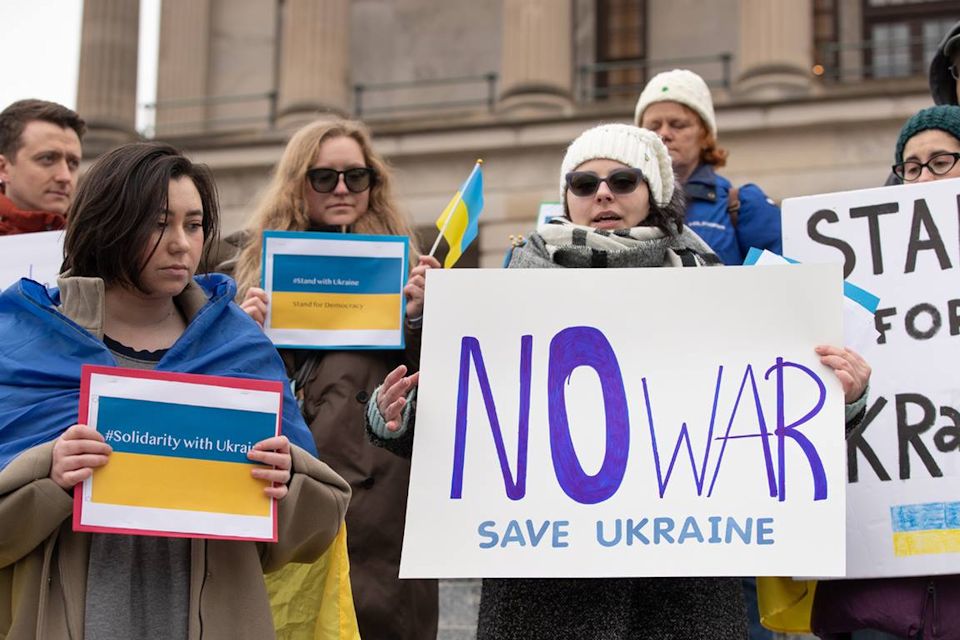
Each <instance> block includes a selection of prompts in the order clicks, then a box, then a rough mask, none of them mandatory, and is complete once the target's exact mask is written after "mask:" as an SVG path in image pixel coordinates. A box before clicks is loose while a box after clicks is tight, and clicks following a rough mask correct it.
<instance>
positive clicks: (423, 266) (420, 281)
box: [403, 256, 440, 318]
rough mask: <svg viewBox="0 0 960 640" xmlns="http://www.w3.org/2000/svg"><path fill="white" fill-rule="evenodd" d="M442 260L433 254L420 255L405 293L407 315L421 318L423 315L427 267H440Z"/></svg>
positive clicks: (404, 289) (404, 290)
mask: <svg viewBox="0 0 960 640" xmlns="http://www.w3.org/2000/svg"><path fill="white" fill-rule="evenodd" d="M439 268H440V262H439V261H438V260H437V259H436V258H434V257H433V256H420V262H419V264H417V266H415V267H414V268H413V271H411V272H410V279H409V280H407V286H405V287H404V288H403V295H404V296H406V298H407V317H408V318H419V317H420V316H422V315H423V295H424V290H425V289H424V287H425V286H426V277H427V269H439Z"/></svg>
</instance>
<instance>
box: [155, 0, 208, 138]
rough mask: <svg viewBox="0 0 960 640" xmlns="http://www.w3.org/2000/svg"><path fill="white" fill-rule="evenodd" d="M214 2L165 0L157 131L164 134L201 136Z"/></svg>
mask: <svg viewBox="0 0 960 640" xmlns="http://www.w3.org/2000/svg"><path fill="white" fill-rule="evenodd" d="M210 4H211V1H210V0H163V3H162V4H161V8H160V52H159V56H158V61H157V107H156V112H155V113H156V117H155V120H154V128H155V131H156V136H157V137H158V138H161V137H163V136H164V135H182V134H186V133H201V132H203V131H204V129H205V128H206V120H207V105H206V104H205V103H204V101H205V100H207V99H209V97H210V96H209V92H208V87H207V77H208V73H209V58H210Z"/></svg>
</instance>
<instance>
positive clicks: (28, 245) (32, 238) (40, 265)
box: [0, 231, 64, 289]
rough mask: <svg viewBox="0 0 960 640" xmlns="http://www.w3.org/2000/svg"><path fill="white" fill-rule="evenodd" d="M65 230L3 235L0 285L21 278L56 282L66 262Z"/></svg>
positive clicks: (45, 282) (1, 238) (5, 285)
mask: <svg viewBox="0 0 960 640" xmlns="http://www.w3.org/2000/svg"><path fill="white" fill-rule="evenodd" d="M63 233H64V232H63V231H43V232H40V233H21V234H18V235H15V236H0V289H6V288H7V287H9V286H10V285H11V284H13V283H14V282H16V281H17V280H19V279H20V278H30V279H31V280H36V281H37V282H39V283H41V284H44V285H47V286H56V284H57V276H58V275H59V274H60V264H61V263H62V262H63Z"/></svg>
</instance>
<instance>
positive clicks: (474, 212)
mask: <svg viewBox="0 0 960 640" xmlns="http://www.w3.org/2000/svg"><path fill="white" fill-rule="evenodd" d="M482 165H483V160H477V164H475V165H474V167H473V171H471V172H470V175H469V176H468V177H467V179H466V180H465V181H464V183H463V185H462V186H461V187H460V190H459V191H457V193H456V194H455V195H454V196H453V199H452V200H451V201H450V204H448V205H447V206H446V208H445V209H444V210H443V213H441V214H440V217H439V218H437V229H439V230H440V235H441V236H443V237H444V238H446V240H447V246H449V247H450V250H449V251H448V252H447V258H446V260H444V261H443V266H444V268H445V269H449V268H450V267H452V266H453V265H454V264H456V262H457V260H459V259H460V256H462V255H463V252H464V251H466V250H467V247H469V246H470V243H471V242H473V241H474V239H476V237H477V227H478V225H477V219H478V218H479V217H480V212H481V211H483V171H482V168H481V167H482ZM439 241H440V237H439V236H438V237H437V242H439ZM433 247H434V250H436V247H437V244H436V243H434V245H433ZM430 254H431V255H433V251H431V252H430Z"/></svg>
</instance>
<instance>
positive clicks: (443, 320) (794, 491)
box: [400, 265, 845, 578]
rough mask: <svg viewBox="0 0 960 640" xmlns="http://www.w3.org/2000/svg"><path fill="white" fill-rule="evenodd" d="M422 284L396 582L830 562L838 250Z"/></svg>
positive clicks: (670, 572)
mask: <svg viewBox="0 0 960 640" xmlns="http://www.w3.org/2000/svg"><path fill="white" fill-rule="evenodd" d="M426 289H427V292H428V293H427V299H426V309H425V311H426V315H425V317H424V331H423V351H422V356H421V378H420V392H419V396H418V403H417V415H416V427H415V428H416V438H415V442H414V452H413V467H412V472H411V477H410V492H409V498H408V508H407V520H406V530H405V533H404V538H403V542H404V546H403V557H402V560H401V565H400V575H401V577H406V578H419V577H599V576H683V575H790V574H798V573H810V572H813V573H817V574H819V575H842V574H843V572H844V554H843V537H844V530H843V527H844V522H843V520H844V512H845V505H844V489H845V483H844V473H843V470H844V443H843V438H844V436H843V431H844V429H843V422H844V420H843V398H842V392H841V389H840V385H839V382H838V381H837V380H836V378H835V376H834V375H833V373H832V372H831V371H829V370H828V369H827V368H825V367H823V366H822V365H821V364H820V363H819V359H818V357H817V356H816V354H815V352H814V350H813V349H814V346H815V345H817V344H823V343H832V344H836V343H839V341H840V340H841V337H842V329H841V313H842V312H841V306H842V303H841V298H842V294H841V274H840V267H839V266H838V265H815V266H810V265H800V266H797V267H791V268H782V267H726V268H722V269H531V270H512V269H511V270H462V271H460V270H455V271H445V270H431V271H429V272H428V281H427V288H426Z"/></svg>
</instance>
